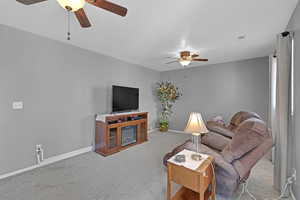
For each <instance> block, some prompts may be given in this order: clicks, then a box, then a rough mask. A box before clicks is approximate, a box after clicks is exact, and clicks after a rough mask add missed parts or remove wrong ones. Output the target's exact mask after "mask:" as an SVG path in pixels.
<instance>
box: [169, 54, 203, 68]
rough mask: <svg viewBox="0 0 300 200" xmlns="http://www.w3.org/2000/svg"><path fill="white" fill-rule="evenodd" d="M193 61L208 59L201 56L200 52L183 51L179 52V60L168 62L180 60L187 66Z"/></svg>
mask: <svg viewBox="0 0 300 200" xmlns="http://www.w3.org/2000/svg"><path fill="white" fill-rule="evenodd" d="M193 61H198V62H207V61H208V59H203V58H199V54H197V53H191V52H190V51H181V52H179V58H178V59H177V60H175V61H171V62H168V63H166V64H171V63H175V62H179V63H180V64H181V65H182V66H183V67H186V66H188V65H190V64H191V62H193Z"/></svg>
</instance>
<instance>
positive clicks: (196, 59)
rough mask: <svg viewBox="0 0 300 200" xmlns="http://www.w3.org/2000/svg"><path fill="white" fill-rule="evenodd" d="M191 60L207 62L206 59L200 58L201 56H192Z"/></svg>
mask: <svg viewBox="0 0 300 200" xmlns="http://www.w3.org/2000/svg"><path fill="white" fill-rule="evenodd" d="M193 61H202V62H207V61H208V59H202V58H194V59H193Z"/></svg>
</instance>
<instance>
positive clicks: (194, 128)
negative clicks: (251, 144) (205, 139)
mask: <svg viewBox="0 0 300 200" xmlns="http://www.w3.org/2000/svg"><path fill="white" fill-rule="evenodd" d="M184 132H186V133H190V134H192V135H193V136H195V137H196V139H197V141H196V148H197V153H199V142H201V141H199V136H201V134H204V133H208V132H209V131H208V130H207V128H206V126H205V123H204V121H203V119H202V116H201V114H200V113H195V112H192V113H191V114H190V118H189V121H188V123H187V125H186V128H185V129H184ZM200 139H201V138H200ZM192 159H194V160H201V156H200V155H199V154H193V155H192Z"/></svg>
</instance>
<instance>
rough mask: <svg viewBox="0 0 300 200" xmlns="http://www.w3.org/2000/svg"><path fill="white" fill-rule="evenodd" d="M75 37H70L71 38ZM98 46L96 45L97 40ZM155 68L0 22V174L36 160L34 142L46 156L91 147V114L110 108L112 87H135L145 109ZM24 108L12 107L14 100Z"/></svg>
mask: <svg viewBox="0 0 300 200" xmlns="http://www.w3.org/2000/svg"><path fill="white" fill-rule="evenodd" d="M74 39H75V38H74ZM99 45H101V44H99ZM159 77H160V76H159V72H156V71H153V70H150V69H146V68H143V67H140V66H136V65H133V64H129V63H125V62H122V61H119V60H116V59H114V58H111V57H107V56H103V55H99V54H96V53H93V52H90V51H87V50H84V49H80V48H77V47H74V46H71V45H67V44H64V43H60V42H56V41H53V40H50V39H47V38H43V37H39V36H36V35H33V34H31V33H27V32H23V31H19V30H16V29H13V28H9V27H6V26H3V25H0V163H1V165H0V174H3V173H7V172H10V171H14V170H17V169H20V168H24V167H28V166H31V165H33V164H35V157H34V156H35V152H34V151H35V145H36V144H42V145H43V147H44V149H45V156H46V157H50V156H54V155H58V154H62V153H66V152H70V151H72V150H77V149H79V148H83V147H87V146H90V145H91V144H92V142H93V138H94V136H93V134H94V114H95V113H97V112H99V113H106V112H110V108H111V85H113V84H119V85H124V86H132V87H139V88H140V110H142V111H149V112H150V120H151V123H150V126H151V127H152V128H153V127H154V126H155V121H156V116H157V104H156V103H155V97H154V95H153V87H154V86H155V82H156V81H158V80H159ZM16 100H19V101H23V102H24V109H23V110H18V111H17V110H12V105H11V104H12V102H13V101H16Z"/></svg>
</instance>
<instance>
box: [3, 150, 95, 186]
mask: <svg viewBox="0 0 300 200" xmlns="http://www.w3.org/2000/svg"><path fill="white" fill-rule="evenodd" d="M92 149H93V147H92V146H89V147H86V148H82V149H78V150H75V151H72V152H69V153H65V154H61V155H57V156H53V157H50V158H47V159H45V160H44V161H43V162H41V163H40V164H36V165H33V166H30V167H26V168H24V169H19V170H17V171H14V172H10V173H7V174H2V175H0V180H1V179H5V178H8V177H11V176H15V175H18V174H21V173H24V172H27V171H31V170H33V169H36V168H39V167H43V166H46V165H50V164H52V163H55V162H58V161H61V160H65V159H68V158H71V157H74V156H78V155H80V154H84V153H87V152H90V151H92Z"/></svg>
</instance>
